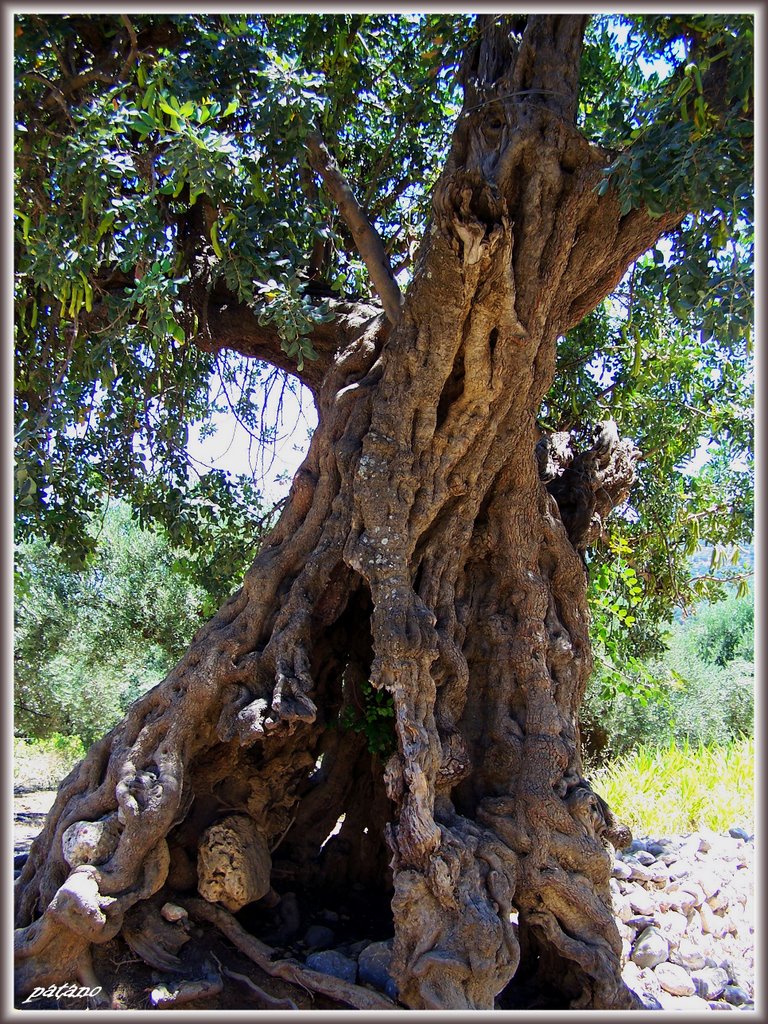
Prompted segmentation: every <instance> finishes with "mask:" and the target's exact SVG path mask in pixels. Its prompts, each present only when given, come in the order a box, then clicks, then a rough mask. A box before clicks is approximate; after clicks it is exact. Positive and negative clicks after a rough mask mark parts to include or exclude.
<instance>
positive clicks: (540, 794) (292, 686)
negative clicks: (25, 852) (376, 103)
mask: <svg viewBox="0 0 768 1024" xmlns="http://www.w3.org/2000/svg"><path fill="white" fill-rule="evenodd" d="M583 27H584V19H583V18H581V17H577V16H573V17H571V16H535V17H530V18H528V20H527V22H526V26H525V29H524V31H523V33H522V34H521V35H520V36H517V37H516V36H514V35H511V34H510V32H509V24H508V23H507V21H506V20H505V19H500V20H499V19H497V20H496V21H494V22H489V23H488V27H487V31H485V32H484V34H481V41H480V43H479V45H478V48H477V51H476V52H475V53H474V54H473V55H471V58H470V60H469V61H468V63H467V66H466V67H465V70H464V76H465V86H466V94H467V102H466V106H465V112H464V113H463V114H462V116H461V118H460V120H459V123H458V125H457V129H456V133H455V137H454V140H453V145H452V148H451V153H450V156H449V158H448V161H447V164H446V167H445V170H444V173H443V175H442V177H441V179H440V181H439V183H438V185H437V187H436V189H435V196H434V215H433V219H432V223H431V225H430V227H429V229H428V231H427V233H426V235H425V239H424V243H423V245H422V248H421V252H420V255H419V259H418V262H417V267H416V270H415V276H414V279H413V282H412V284H411V287H410V288H409V291H408V294H407V297H406V302H405V305H404V307H403V309H402V311H401V314H400V316H399V319H398V321H397V323H396V324H395V325H394V326H392V327H390V325H389V324H388V323H387V322H386V320H385V318H384V316H383V314H378V315H372V312H371V310H370V309H369V310H367V311H366V310H363V315H362V316H360V317H358V318H355V316H353V315H352V314H350V315H349V316H346V318H345V319H344V320H343V323H342V325H341V328H340V330H339V334H338V336H337V339H336V347H335V349H334V347H333V345H331V343H330V340H329V339H326V348H324V349H323V354H322V357H321V360H320V361H318V364H314V368H313V369H312V372H313V373H314V374H315V377H313V379H312V381H311V383H312V385H313V388H314V391H315V395H316V400H317V405H318V411H319V426H318V429H317V431H316V433H315V435H314V437H313V440H312V444H311V446H310V450H309V453H308V455H307V458H306V460H305V462H304V464H303V466H302V467H301V469H300V470H299V472H298V473H297V475H296V478H295V480H294V482H293V486H292V489H291V494H290V498H289V501H288V503H287V505H286V508H285V510H284V512H283V515H282V517H281V519H280V521H279V523H278V525H277V527H276V528H275V531H274V532H273V534H272V535H271V537H270V538H269V540H268V541H267V543H266V545H265V546H264V548H263V550H262V551H261V553H260V554H259V556H258V557H257V559H256V561H255V562H254V565H253V567H252V568H251V569H250V571H249V572H248V574H247V575H246V578H245V580H244V583H243V586H242V589H241V590H240V591H238V593H237V594H235V595H234V596H233V597H232V598H231V599H230V600H229V601H228V602H227V603H226V604H225V605H224V607H223V608H222V609H221V610H220V611H219V613H218V614H217V615H216V616H215V617H214V618H213V620H212V621H211V622H210V623H208V625H206V626H205V627H204V628H203V629H202V630H201V631H200V632H199V633H198V634H197V636H196V637H195V639H194V640H193V642H192V644H191V646H190V648H189V650H188V652H187V653H186V655H185V656H184V658H183V659H182V660H181V662H180V663H179V664H178V665H177V666H176V667H175V668H174V670H173V671H172V672H171V673H170V675H169V676H168V677H167V678H166V679H165V680H164V681H163V682H162V683H160V684H159V685H158V686H157V687H155V688H154V689H153V690H152V691H151V692H150V693H149V694H147V695H146V696H145V697H143V698H142V699H141V700H140V701H138V702H137V703H136V704H135V705H134V706H133V707H132V708H131V709H130V711H129V713H128V715H127V716H126V718H125V720H124V721H123V722H122V723H121V724H120V725H119V726H118V727H117V728H116V729H115V730H113V731H112V733H110V734H109V736H107V737H105V738H104V739H103V740H102V741H101V742H100V743H98V744H96V745H95V746H94V747H93V748H92V749H91V751H90V752H89V754H88V756H87V758H86V759H85V761H84V762H83V763H82V764H81V765H80V766H79V767H78V768H77V769H75V771H74V772H73V773H72V774H71V775H70V776H69V778H68V779H67V780H65V782H64V783H63V784H62V787H61V789H60V791H59V794H58V797H57V800H56V803H55V804H54V807H53V809H52V811H51V814H50V815H49V817H48V819H47V822H46V825H45V828H44V830H43V833H42V834H41V836H40V838H39V839H38V840H37V841H36V842H35V844H34V845H33V848H32V851H31V853H30V857H29V860H28V861H27V864H26V865H25V867H24V869H23V872H22V876H21V878H20V880H19V882H18V883H17V920H18V925H19V929H18V931H17V947H16V948H17V984H18V987H19V991H20V993H24V992H27V991H29V990H30V989H31V987H32V986H33V985H43V984H46V983H47V982H48V981H49V980H50V981H53V980H59V979H60V978H62V977H64V979H65V980H66V978H67V977H68V975H67V972H68V971H71V970H74V969H75V966H78V967H79V969H81V970H82V968H83V965H84V964H85V965H86V968H87V956H88V948H89V946H90V944H92V943H94V942H103V941H106V940H107V939H109V938H111V937H113V936H114V935H115V934H117V932H118V931H120V929H121V927H123V922H124V919H125V917H126V915H127V914H129V913H130V912H131V908H133V907H135V906H136V905H137V904H139V905H140V904H142V902H145V901H148V900H150V899H151V898H152V897H153V895H154V894H157V895H158V898H160V899H165V898H168V896H169V894H170V895H172V894H173V893H174V892H179V891H181V892H184V891H190V890H194V888H195V887H196V885H197V884H198V868H199V865H197V866H196V858H197V849H198V847H197V844H198V841H199V839H200V836H201V835H203V834H204V833H205V832H206V829H208V828H209V827H210V826H211V825H212V824H214V823H215V822H219V821H221V820H222V819H226V820H228V821H230V823H231V822H232V821H233V820H236V821H237V822H238V826H237V827H238V829H240V828H241V827H242V825H243V822H244V821H250V823H251V824H250V827H251V828H252V830H253V832H254V833H258V835H259V836H260V837H262V840H263V843H264V845H265V847H266V848H267V849H269V850H272V851H273V856H272V884H273V886H274V887H275V888H276V889H277V890H278V891H279V890H280V889H281V887H282V889H283V891H284V890H285V889H286V888H287V887H289V886H297V885H301V884H302V882H309V883H315V884H317V882H318V881H321V882H323V884H324V885H328V886H331V885H332V884H333V883H334V882H337V883H339V884H342V885H347V884H349V883H351V882H354V881H357V882H363V883H364V884H366V885H368V886H370V887H371V888H372V889H378V891H379V892H380V893H381V894H382V895H383V896H384V897H386V898H389V897H391V908H392V917H393V930H394V951H393V960H392V971H393V974H394V977H395V980H396V982H397V984H398V987H399V993H400V1000H401V1002H402V1003H403V1004H404V1005H406V1006H408V1007H411V1008H427V1009H430V1008H431V1009H439V1008H450V1009H461V1008H477V1009H487V1008H493V1007H494V1005H502V1006H504V1005H508V1006H521V1005H552V1006H558V1007H574V1008H579V1007H580V1008H592V1009H598V1008H627V1007H630V1006H632V1005H634V999H633V996H632V994H631V993H630V992H629V991H628V990H627V989H626V987H625V986H624V984H623V982H622V980H621V976H620V971H619V956H620V950H621V944H620V940H619V935H618V932H617V929H616V926H615V923H614V920H613V917H612V912H611V901H610V891H609V887H608V878H609V874H610V855H609V853H608V850H607V848H606V845H605V842H604V841H605V840H606V839H608V840H613V841H614V842H621V841H622V839H624V838H626V837H622V836H621V830H620V828H619V827H618V826H617V825H616V823H615V822H613V820H612V818H611V816H610V812H609V811H608V810H607V808H605V806H604V805H603V804H602V803H601V801H600V800H599V799H597V798H596V797H595V795H594V794H592V793H591V790H590V789H589V786H588V784H587V783H586V782H585V780H584V779H583V777H582V774H581V760H580V750H579V736H578V717H577V716H578V708H579V704H580V701H581V698H582V696H583V693H584V688H585V685H586V681H587V678H588V675H589V672H590V669H591V656H590V646H589V636H588V611H587V606H586V575H585V570H584V564H583V561H582V558H581V557H580V551H581V550H582V549H583V547H584V546H585V544H587V543H588V542H589V539H590V537H591V536H592V532H593V531H594V530H595V529H598V528H599V526H600V521H601V520H602V518H604V516H605V515H606V514H607V513H608V511H609V510H610V507H611V506H612V505H613V504H614V503H615V502H617V501H619V500H620V499H621V497H622V495H623V494H625V493H626V489H627V488H628V486H629V484H630V483H631V480H632V473H633V460H634V452H633V449H632V447H631V445H628V444H626V443H624V442H619V440H618V438H617V437H616V436H614V435H613V433H612V432H611V431H610V429H608V428H606V429H605V430H604V431H603V432H602V433H601V434H600V436H599V437H598V439H597V441H596V443H595V445H594V446H593V448H592V449H591V450H590V451H589V452H585V453H581V454H580V455H578V456H575V457H572V456H562V457H560V456H557V453H558V452H560V453H561V455H562V452H561V448H562V446H561V448H558V447H557V445H556V444H555V446H554V448H553V449H552V452H550V453H549V454H550V455H552V458H551V459H548V458H547V457H545V458H543V459H542V457H541V454H542V453H541V448H540V449H539V452H538V457H537V450H536V445H537V442H538V441H539V437H538V432H537V428H536V423H535V416H536V413H537V411H538V409H539V407H540V403H541V401H542V398H543V396H544V395H545V393H546V391H547V388H548V387H549V384H550V382H551V379H552V375H553V372H554V364H555V352H556V343H557V338H558V336H559V335H560V334H562V333H563V332H564V331H565V330H567V329H568V328H569V327H570V326H572V325H573V324H574V323H576V322H577V321H578V320H579V319H580V318H581V316H583V314H584V313H585V312H586V311H587V310H588V309H590V308H592V306H594V305H595V303H596V302H598V301H599V300H600V299H601V298H602V297H603V296H604V295H605V294H606V293H607V292H608V291H609V290H610V288H611V287H613V285H615V283H616V282H617V281H618V280H619V279H620V277H621V275H622V274H623V272H624V270H625V268H626V266H627V265H628V263H629V262H630V261H631V260H632V259H634V258H635V257H636V256H638V255H639V254H640V253H641V252H643V251H644V250H645V249H646V248H647V247H648V246H649V245H650V244H652V243H653V241H654V240H655V239H656V238H657V237H658V236H659V235H660V234H661V233H662V232H663V231H665V230H668V229H669V228H670V227H672V226H674V225H675V224H676V223H677V221H678V220H679V218H675V217H672V216H670V217H668V218H658V219H651V218H650V217H647V216H645V215H643V214H642V213H641V212H639V211H633V212H632V213H630V214H628V215H626V216H624V217H622V216H621V215H620V213H619V210H618V205H617V203H616V201H615V198H614V197H612V196H611V194H610V193H609V194H608V195H606V196H605V197H603V198H598V197H597V195H596V192H595V185H596V184H597V182H598V181H599V179H600V170H601V167H602V166H603V163H604V158H603V155H602V154H601V153H600V152H599V151H597V150H595V149H594V148H593V147H591V146H590V145H589V144H588V143H587V142H586V141H585V140H584V139H583V138H582V137H581V136H580V135H579V133H578V132H577V130H576V129H575V127H574V124H573V117H574V112H575V94H576V93H575V90H576V87H577V78H578V75H577V73H576V72H575V71H574V69H577V68H578V57H579V53H580V46H581V33H582V31H583ZM226 316H229V317H230V318H232V317H233V316H234V313H231V312H230V313H229V314H227V313H226V312H222V313H221V317H222V318H224V317H226ZM219 326H220V327H221V329H222V330H223V331H226V330H230V333H231V332H232V331H236V326H235V324H234V322H233V324H232V325H230V326H229V327H227V325H226V324H225V323H224V321H223V319H222V321H221V322H220V323H219ZM211 330H212V332H213V331H214V324H213V321H211ZM253 330H254V331H255V328H253ZM262 342H263V339H259V338H257V337H256V336H255V335H254V345H260V344H262ZM219 343H222V344H223V343H224V342H222V341H221V338H219V340H218V341H217V340H216V338H215V336H214V338H213V341H212V344H219ZM239 344H240V346H241V350H242V349H243V346H244V345H245V346H246V347H247V346H248V344H250V343H249V342H247V340H246V341H245V342H244V341H243V340H242V335H241V336H240V342H239ZM254 351H255V350H254ZM318 367H322V375H321V374H320V371H319V368H318ZM546 455H547V453H545V456H546ZM555 456H557V457H555ZM542 466H543V467H544V471H543V472H542V471H541V467H542ZM568 474H570V475H568ZM542 477H543V478H544V479H543V478H542ZM547 478H549V479H547ZM569 503H570V504H569ZM365 680H370V682H371V683H372V685H373V686H374V687H376V688H383V689H385V690H386V691H387V692H388V693H389V694H390V695H391V696H392V699H393V702H394V729H395V735H396V741H397V750H396V752H395V753H394V754H392V756H391V757H389V759H388V760H387V761H386V764H384V765H382V764H381V763H380V762H379V760H378V758H377V757H376V756H372V755H370V754H369V753H368V752H367V750H366V747H365V738H364V737H363V736H361V735H358V734H356V733H353V732H344V731H343V730H342V729H340V727H339V724H340V720H341V717H342V715H343V711H344V708H345V707H346V706H347V705H349V704H350V703H352V702H354V701H355V700H356V699H358V700H359V699H360V693H361V690H360V684H361V682H363V681H365ZM350 768H352V770H350ZM343 813H345V814H346V818H345V820H344V823H343V826H342V828H341V831H340V832H339V833H338V835H336V836H334V838H333V839H331V840H330V841H328V843H327V844H326V845H325V846H323V843H324V840H325V839H326V837H327V835H328V833H329V832H330V830H331V829H332V828H333V826H334V823H336V822H337V820H338V819H339V818H340V816H341V814H343ZM233 816H234V819H233ZM79 821H90V822H94V821H104V822H108V823H110V827H109V828H107V827H105V828H104V829H103V830H102V832H100V835H102V833H103V835H104V836H106V837H108V838H109V837H111V838H110V839H109V842H107V847H108V848H104V844H103V843H102V844H101V845H100V846H99V848H98V852H97V853H95V854H93V859H92V861H91V862H90V863H81V864H80V866H78V867H75V868H74V870H71V866H70V864H68V863H67V861H66V860H65V858H64V854H63V847H62V839H63V836H64V833H65V831H66V830H67V829H68V828H70V827H71V826H72V825H73V824H74V823H76V822H79ZM115 822H116V823H117V825H116V827H114V828H113V827H112V826H113V825H115ZM105 842H106V840H105ZM321 847H322V855H321V854H320V851H321ZM388 862H389V866H388ZM390 872H391V874H390ZM329 891H331V890H330V889H329ZM150 955H151V953H150ZM160 955H162V953H160ZM521 957H522V959H523V963H524V965H525V966H524V969H521V970H519V971H518V966H519V965H520V963H521ZM542 993H545V994H546V997H547V999H548V1000H549V1002H544V1003H537V1002H536V1000H537V999H538V998H540V996H541V994H542Z"/></svg>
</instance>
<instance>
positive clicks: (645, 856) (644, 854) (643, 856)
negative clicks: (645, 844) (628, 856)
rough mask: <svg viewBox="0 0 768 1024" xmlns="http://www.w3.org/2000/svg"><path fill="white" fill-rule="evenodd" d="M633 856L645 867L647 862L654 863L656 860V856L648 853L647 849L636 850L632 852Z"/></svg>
mask: <svg viewBox="0 0 768 1024" xmlns="http://www.w3.org/2000/svg"><path fill="white" fill-rule="evenodd" d="M634 857H635V860H636V861H637V862H638V863H639V864H642V865H643V866H644V867H646V868H647V867H648V865H649V864H654V863H655V862H656V858H655V857H654V855H653V854H652V853H649V852H648V850H636V851H635V852H634Z"/></svg>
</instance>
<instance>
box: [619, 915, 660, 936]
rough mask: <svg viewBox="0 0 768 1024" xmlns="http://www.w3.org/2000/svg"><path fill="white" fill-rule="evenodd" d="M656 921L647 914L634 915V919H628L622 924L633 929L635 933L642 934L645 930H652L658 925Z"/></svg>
mask: <svg viewBox="0 0 768 1024" xmlns="http://www.w3.org/2000/svg"><path fill="white" fill-rule="evenodd" d="M658 923H659V922H658V921H657V920H656V918H655V917H653V916H652V915H647V914H636V915H635V916H634V917H630V918H629V919H628V920H626V921H624V924H626V925H628V926H629V927H630V928H634V929H635V931H636V932H642V931H644V930H645V929H646V928H652V927H653V926H654V925H658Z"/></svg>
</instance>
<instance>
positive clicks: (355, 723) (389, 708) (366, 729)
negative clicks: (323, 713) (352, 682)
mask: <svg viewBox="0 0 768 1024" xmlns="http://www.w3.org/2000/svg"><path fill="white" fill-rule="evenodd" d="M360 692H361V695H362V700H363V705H362V707H361V708H358V707H355V706H354V705H353V704H347V705H346V707H344V708H343V709H342V711H341V714H340V715H339V728H341V729H345V730H351V731H352V732H363V733H365V736H366V739H367V741H368V749H369V750H370V752H371V753H372V754H379V755H380V756H381V757H382V758H386V757H389V756H390V754H392V753H394V751H395V749H396V747H397V737H396V736H395V729H394V717H395V706H394V701H393V700H392V694H391V693H389V692H388V691H387V690H376V689H374V688H373V686H372V685H371V683H370V682H368V681H367V680H366V681H365V682H363V683H361V684H360Z"/></svg>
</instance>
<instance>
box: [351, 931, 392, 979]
mask: <svg viewBox="0 0 768 1024" xmlns="http://www.w3.org/2000/svg"><path fill="white" fill-rule="evenodd" d="M391 960H392V940H391V939H387V941H386V942H371V943H370V944H369V945H367V946H366V947H365V949H364V950H362V951H361V952H360V955H359V956H358V958H357V968H358V971H359V973H360V981H361V982H364V983H367V984H369V985H373V986H374V987H375V988H378V989H381V991H382V992H384V991H386V988H387V984H388V983H389V982H391V981H392V976H391V974H390V973H389V965H390V962H391ZM393 984H394V982H393Z"/></svg>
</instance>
